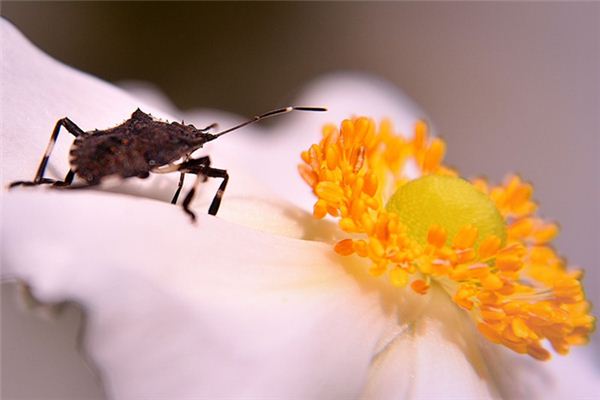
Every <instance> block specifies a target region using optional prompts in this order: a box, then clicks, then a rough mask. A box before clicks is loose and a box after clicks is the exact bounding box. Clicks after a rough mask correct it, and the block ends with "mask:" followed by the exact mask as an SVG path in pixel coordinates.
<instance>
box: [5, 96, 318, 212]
mask: <svg viewBox="0 0 600 400" xmlns="http://www.w3.org/2000/svg"><path fill="white" fill-rule="evenodd" d="M293 110H299V111H325V109H324V108H319V107H286V108H280V109H277V110H273V111H269V112H267V113H265V114H262V115H258V116H255V117H254V118H252V119H250V120H248V121H246V122H244V123H242V124H239V125H236V126H234V127H233V128H230V129H227V130H225V131H223V132H220V133H216V134H211V133H209V131H210V130H211V129H213V128H214V127H215V126H216V124H212V125H210V126H208V127H206V128H204V129H197V128H196V127H194V126H193V125H185V124H183V123H181V124H180V123H178V122H170V123H169V122H164V121H158V120H155V119H154V118H152V117H151V116H150V115H149V114H146V113H144V112H143V111H141V110H139V109H137V110H136V111H134V113H133V114H132V115H131V118H130V119H128V120H127V121H125V122H123V123H122V124H121V125H118V126H116V127H114V128H110V129H106V130H102V131H101V130H94V131H88V132H85V131H83V130H82V129H81V128H79V127H78V126H77V125H76V124H75V123H73V122H72V121H71V120H70V119H68V118H63V119H61V120H59V121H58V122H57V123H56V126H55V127H54V131H53V132H52V136H51V137H50V141H49V143H48V146H47V147H46V151H45V153H44V156H43V158H42V161H41V162H40V165H39V167H38V170H37V173H36V175H35V178H34V180H33V181H17V182H13V183H11V184H10V187H11V188H12V187H14V186H18V185H26V186H31V185H42V184H52V185H54V186H57V187H64V188H70V189H77V188H84V187H89V186H94V185H98V184H100V183H101V181H102V180H103V178H105V177H109V176H117V177H120V178H131V177H138V178H147V177H148V176H149V175H150V173H169V172H179V173H180V178H179V184H178V187H177V190H176V191H175V194H174V196H173V199H172V200H171V203H173V204H175V203H176V202H177V199H178V197H179V194H180V192H181V189H182V187H183V182H184V176H185V174H194V175H196V182H195V184H194V186H193V187H192V189H191V190H190V191H189V192H188V193H187V195H186V197H185V199H184V200H183V204H182V206H183V209H184V211H185V212H186V213H188V214H189V215H190V217H191V218H192V220H195V218H196V217H195V215H194V213H193V212H192V211H191V210H190V209H189V205H190V203H191V201H192V199H193V198H194V195H195V192H196V190H197V187H198V185H199V184H200V182H203V181H206V179H207V178H221V179H223V181H222V182H221V185H220V186H219V189H218V191H217V193H216V195H215V197H214V198H213V201H212V203H211V205H210V207H209V210H208V213H209V214H211V215H216V214H217V212H218V210H219V206H220V205H221V198H222V196H223V193H224V191H225V188H226V187H227V182H228V180H229V175H228V174H227V171H226V170H224V169H217V168H212V167H211V166H210V158H209V157H207V156H205V157H200V158H192V157H191V154H192V153H193V152H194V151H196V150H198V149H199V148H201V147H202V146H203V145H204V144H205V143H207V142H210V141H211V140H215V139H216V138H218V137H220V136H222V135H224V134H226V133H229V132H232V131H234V130H236V129H239V128H241V127H243V126H246V125H248V124H251V123H253V122H256V121H259V120H261V119H264V118H268V117H271V116H274V115H280V114H284V113H287V112H290V111H293ZM61 127H64V128H65V129H66V130H67V131H68V132H69V133H71V134H72V135H73V136H75V141H74V142H73V145H72V146H71V151H70V159H69V162H70V166H71V168H70V169H69V172H68V173H67V175H66V176H65V179H64V180H62V181H57V180H53V179H48V178H44V171H45V170H46V166H47V164H48V159H49V157H50V154H51V153H52V148H53V147H54V143H55V142H56V139H57V137H58V133H59V132H60V128H61ZM75 175H77V176H78V177H80V178H82V180H83V183H81V184H75V185H74V184H73V179H74V177H75Z"/></svg>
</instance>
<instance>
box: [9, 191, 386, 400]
mask: <svg viewBox="0 0 600 400" xmlns="http://www.w3.org/2000/svg"><path fill="white" fill-rule="evenodd" d="M2 218H3V221H4V222H3V226H2V229H3V235H4V238H5V240H3V243H2V264H3V269H4V270H3V274H4V276H5V277H6V276H12V277H18V278H20V279H24V280H26V281H27V282H29V283H30V285H31V286H32V289H33V293H34V294H35V295H36V296H38V297H39V298H40V299H41V300H43V301H47V302H55V301H61V300H66V299H69V300H74V301H77V302H78V303H80V304H82V305H83V306H84V308H85V309H86V310H87V315H88V321H89V325H88V334H87V336H86V343H85V346H86V348H87V349H88V351H89V354H90V355H91V356H92V358H93V360H94V361H95V362H96V363H97V364H98V367H99V369H100V370H101V371H102V373H103V378H104V380H105V383H106V384H107V385H108V390H109V392H110V393H112V395H114V396H115V397H118V398H132V397H148V396H151V395H152V396H154V397H161V396H168V397H169V398H181V397H186V396H188V397H191V396H209V397H214V396H228V397H239V396H273V397H286V398H290V397H296V398H307V397H308V398H315V397H317V398H319V397H330V398H349V397H355V396H356V395H358V393H360V390H361V387H362V386H363V384H364V381H365V377H366V374H367V368H368V365H369V361H370V358H371V355H372V352H373V349H374V348H375V347H376V344H377V342H378V340H379V338H380V336H381V335H382V332H383V330H384V328H385V326H388V325H389V324H390V323H391V322H390V320H391V321H396V319H397V314H396V313H395V312H393V311H394V309H393V306H389V307H387V308H386V307H383V306H382V301H384V299H382V294H381V293H382V292H381V291H380V290H378V289H377V288H376V287H372V285H374V284H369V283H368V282H366V283H365V282H360V281H357V280H356V277H353V276H352V275H351V274H349V273H347V271H345V270H344V269H343V268H340V265H343V264H342V263H340V258H339V257H338V256H336V255H334V254H332V252H331V251H330V247H329V246H327V245H324V244H319V243H316V242H309V241H301V240H292V239H287V238H278V237H275V236H271V235H264V234H262V233H260V232H257V231H252V230H249V229H245V228H242V227H239V226H236V225H233V224H229V223H227V222H224V221H221V220H219V219H218V218H213V217H205V216H201V217H200V218H199V221H198V225H197V226H193V225H191V224H190V223H189V220H188V219H187V218H185V217H184V216H183V215H181V213H180V211H179V210H177V209H176V208H174V207H169V206H168V205H166V204H162V203H158V202H153V201H151V200H147V199H142V198H126V197H123V198H119V197H115V196H112V195H107V194H101V193H76V194H69V195H66V194H64V193H43V194H41V193H27V192H20V193H16V192H15V193H11V194H9V195H7V196H5V199H4V207H3V215H2ZM31 249H36V251H31ZM348 268H351V267H348ZM369 285H371V287H370V286H369Z"/></svg>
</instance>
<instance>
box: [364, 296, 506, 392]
mask: <svg viewBox="0 0 600 400" xmlns="http://www.w3.org/2000/svg"><path fill="white" fill-rule="evenodd" d="M420 312H421V313H422V317H420V318H419V319H417V320H416V322H415V323H414V324H413V325H412V326H411V328H410V329H409V330H408V331H407V332H403V333H402V334H401V335H399V336H398V337H397V338H394V340H392V341H391V342H390V344H389V345H388V346H387V347H386V348H385V349H384V350H383V351H381V352H380V353H379V354H378V355H377V357H376V358H375V359H374V361H373V364H372V365H371V369H370V371H369V380H368V385H367V386H366V388H365V392H364V393H363V398H365V399H372V398H376V399H442V398H444V399H448V398H460V399H485V398H492V397H495V396H496V390H497V389H496V387H495V382H494V380H493V379H492V377H491V375H490V373H489V371H488V369H487V366H486V364H485V362H484V361H485V360H484V359H483V356H482V354H481V352H480V350H479V347H478V338H477V336H476V335H477V333H476V332H474V330H473V324H472V322H471V321H470V320H469V319H468V317H467V316H466V315H464V313H462V312H461V311H459V310H458V309H457V307H456V306H455V305H454V304H452V302H451V301H450V299H449V297H448V296H447V295H446V294H445V293H442V291H441V290H440V289H437V288H432V290H431V300H430V301H429V304H427V306H426V307H424V308H423V309H421V310H420Z"/></svg>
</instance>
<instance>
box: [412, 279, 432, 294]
mask: <svg viewBox="0 0 600 400" xmlns="http://www.w3.org/2000/svg"><path fill="white" fill-rule="evenodd" d="M410 287H411V288H412V290H414V291H415V292H417V293H419V294H427V291H428V290H429V285H428V284H427V283H426V282H425V281H424V280H422V279H417V280H415V281H413V283H411V284H410Z"/></svg>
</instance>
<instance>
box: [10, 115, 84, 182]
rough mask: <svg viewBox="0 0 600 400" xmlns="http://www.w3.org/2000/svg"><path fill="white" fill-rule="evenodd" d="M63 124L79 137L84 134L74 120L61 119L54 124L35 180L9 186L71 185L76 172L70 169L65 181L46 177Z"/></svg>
mask: <svg viewBox="0 0 600 400" xmlns="http://www.w3.org/2000/svg"><path fill="white" fill-rule="evenodd" d="M61 126H63V127H64V128H65V129H66V130H67V131H69V133H71V134H72V135H73V136H75V137H77V136H79V135H81V134H83V130H82V129H81V128H80V127H78V126H77V125H76V124H75V123H74V122H73V121H71V120H70V119H69V118H63V119H59V120H58V122H57V123H56V125H55V126H54V130H53V131H52V136H50V141H49V142H48V145H47V146H46V151H45V152H44V156H43V157H42V161H41V162H40V165H39V166H38V169H37V172H36V174H35V178H34V179H33V181H17V182H13V183H11V184H10V186H9V188H12V187H14V186H18V185H25V186H32V185H42V184H54V185H58V186H66V185H70V184H71V182H73V177H74V176H75V174H74V173H73V171H71V170H69V172H68V173H67V175H66V176H65V179H64V181H57V180H54V179H48V178H44V171H45V170H46V166H47V165H48V159H49V158H50V153H52V149H53V148H54V144H55V143H56V139H57V138H58V133H59V132H60V127H61Z"/></svg>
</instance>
